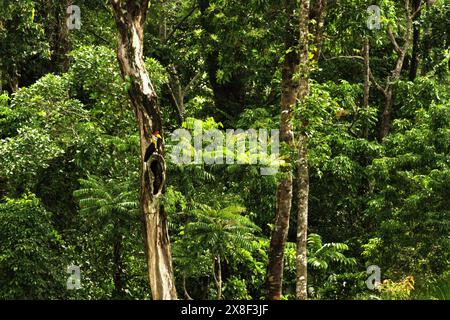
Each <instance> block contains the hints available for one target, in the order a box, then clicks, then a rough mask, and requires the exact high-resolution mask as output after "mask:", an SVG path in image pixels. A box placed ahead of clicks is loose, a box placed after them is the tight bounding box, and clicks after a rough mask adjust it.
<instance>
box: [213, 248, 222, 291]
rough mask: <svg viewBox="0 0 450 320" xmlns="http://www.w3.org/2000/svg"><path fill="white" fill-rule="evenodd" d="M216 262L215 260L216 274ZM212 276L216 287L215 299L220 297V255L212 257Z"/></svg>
mask: <svg viewBox="0 0 450 320" xmlns="http://www.w3.org/2000/svg"><path fill="white" fill-rule="evenodd" d="M216 262H217V274H216V267H215V265H216ZM213 276H214V282H215V284H216V289H217V300H221V299H222V263H221V261H220V256H217V257H214V261H213Z"/></svg>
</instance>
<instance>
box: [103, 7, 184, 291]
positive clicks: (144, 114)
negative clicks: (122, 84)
mask: <svg viewBox="0 0 450 320" xmlns="http://www.w3.org/2000/svg"><path fill="white" fill-rule="evenodd" d="M110 1H111V4H112V7H113V11H114V17H115V21H116V25H117V28H118V51H117V57H118V60H119V65H120V69H121V72H122V76H123V77H124V79H126V80H127V81H129V82H130V83H129V84H130V87H129V90H128V93H129V96H130V101H131V104H132V106H133V108H134V112H135V115H136V120H137V124H138V126H139V134H140V144H141V165H140V174H141V188H140V189H141V190H140V207H141V214H142V222H143V233H144V244H145V253H146V259H147V264H148V276H149V281H150V287H151V291H152V297H153V299H155V300H161V299H164V300H169V299H176V298H177V294H176V289H175V282H174V277H173V269H172V258H171V250H170V242H169V235H168V228H167V216H166V213H165V212H164V210H163V209H162V207H161V200H162V196H163V190H164V184H165V176H166V165H165V160H164V156H163V155H164V140H163V141H161V143H160V144H158V154H156V155H155V156H153V157H151V158H150V159H149V160H148V161H147V162H144V160H143V159H144V155H145V151H146V150H147V147H148V146H149V145H150V143H151V137H150V134H149V133H151V132H154V131H156V130H158V131H159V132H160V133H161V135H162V134H163V130H162V119H161V112H160V110H159V106H158V104H157V97H156V93H155V90H154V88H153V85H152V83H151V81H150V77H149V75H148V73H147V71H146V69H145V65H144V56H143V38H144V34H143V32H144V31H143V30H144V23H145V18H146V13H147V8H148V0H140V1H136V0H123V1H121V0H110Z"/></svg>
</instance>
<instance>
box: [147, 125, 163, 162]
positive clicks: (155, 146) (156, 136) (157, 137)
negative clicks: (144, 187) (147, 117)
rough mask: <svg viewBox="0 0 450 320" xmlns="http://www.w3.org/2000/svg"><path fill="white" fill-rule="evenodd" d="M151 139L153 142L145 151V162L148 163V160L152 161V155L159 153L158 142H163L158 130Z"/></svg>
mask: <svg viewBox="0 0 450 320" xmlns="http://www.w3.org/2000/svg"><path fill="white" fill-rule="evenodd" d="M151 139H152V142H151V143H150V145H149V146H148V148H147V150H146V151H145V156H144V162H147V161H148V159H150V157H151V156H152V154H153V153H155V152H157V151H158V141H160V140H162V138H161V136H160V135H159V131H158V130H156V131H155V133H153V134H152V135H151Z"/></svg>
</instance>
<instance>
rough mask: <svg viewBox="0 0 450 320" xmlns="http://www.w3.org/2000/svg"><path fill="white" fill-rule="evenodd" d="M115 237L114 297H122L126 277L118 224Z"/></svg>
mask: <svg viewBox="0 0 450 320" xmlns="http://www.w3.org/2000/svg"><path fill="white" fill-rule="evenodd" d="M114 229H115V230H114V232H115V233H116V234H115V238H114V244H113V264H114V274H113V282H114V292H113V298H114V299H121V298H123V296H124V289H125V288H124V285H125V283H124V281H123V280H124V279H123V277H122V267H123V266H122V247H123V246H122V240H123V238H122V235H121V234H119V233H118V224H117V225H116V226H115V228H114Z"/></svg>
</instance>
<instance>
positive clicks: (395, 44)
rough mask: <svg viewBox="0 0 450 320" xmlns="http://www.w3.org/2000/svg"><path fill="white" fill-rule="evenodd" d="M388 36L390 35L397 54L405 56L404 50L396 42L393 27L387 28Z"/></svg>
mask: <svg viewBox="0 0 450 320" xmlns="http://www.w3.org/2000/svg"><path fill="white" fill-rule="evenodd" d="M387 35H388V37H389V40H390V41H391V43H392V45H393V46H394V50H395V52H397V53H398V54H399V55H401V54H403V49H402V48H400V46H399V45H398V43H397V41H396V40H395V37H394V34H393V33H392V29H391V26H388V27H387Z"/></svg>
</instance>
